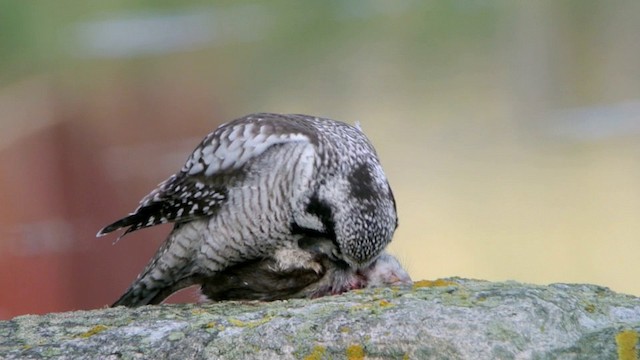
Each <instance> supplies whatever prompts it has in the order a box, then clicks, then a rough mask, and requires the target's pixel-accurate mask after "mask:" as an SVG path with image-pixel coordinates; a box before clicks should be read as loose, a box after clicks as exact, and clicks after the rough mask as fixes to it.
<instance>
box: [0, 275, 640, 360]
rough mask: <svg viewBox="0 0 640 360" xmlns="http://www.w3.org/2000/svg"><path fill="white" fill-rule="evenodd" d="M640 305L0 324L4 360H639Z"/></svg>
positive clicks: (406, 293)
mask: <svg viewBox="0 0 640 360" xmlns="http://www.w3.org/2000/svg"><path fill="white" fill-rule="evenodd" d="M638 334H640V299H639V298H637V297H633V296H629V295H622V294H617V293H614V292H612V291H610V290H609V289H607V288H603V287H599V286H594V285H568V284H553V285H549V286H537V285H528V284H521V283H516V282H503V283H492V282H486V281H478V280H467V279H459V278H452V279H443V280H436V281H418V282H416V283H414V285H413V287H410V288H404V289H401V288H378V289H367V290H358V291H352V292H349V293H347V294H344V295H340V296H329V297H324V298H320V299H315V300H288V301H274V302H268V303H261V302H220V303H214V304H207V305H196V304H187V305H160V306H144V307H140V308H136V309H129V308H124V307H118V308H108V309H98V310H92V311H75V312H68V313H59V314H47V315H42V316H33V315H27V316H20V317H17V318H15V319H13V320H10V321H1V322H0V358H3V359H43V358H62V359H121V358H122V359H165V358H175V359H211V358H213V359H334V358H336V359H363V358H367V359H598V360H600V359H637V358H638Z"/></svg>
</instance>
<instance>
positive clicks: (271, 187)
mask: <svg viewBox="0 0 640 360" xmlns="http://www.w3.org/2000/svg"><path fill="white" fill-rule="evenodd" d="M167 222H171V223H174V227H173V230H172V231H171V233H170V234H169V236H168V238H167V239H166V240H165V242H164V243H163V244H162V245H161V247H160V248H159V250H158V251H157V252H156V254H155V255H154V256H153V258H152V259H151V261H150V262H149V263H148V264H147V266H146V267H145V268H144V270H143V271H142V272H141V273H140V275H138V278H137V279H136V280H135V281H134V282H133V283H132V284H131V286H130V287H129V289H128V290H127V291H126V292H125V293H124V295H122V297H120V299H118V300H117V301H116V302H115V303H114V304H113V306H118V305H124V306H130V307H135V306H140V305H146V304H158V303H160V302H162V301H163V300H164V299H165V298H166V297H168V296H169V295H171V294H172V293H174V292H175V291H178V290H180V289H182V288H184V287H187V286H191V285H196V284H197V285H202V284H204V283H206V282H207V279H215V278H216V276H218V275H220V274H224V272H225V270H227V269H229V268H231V267H233V266H235V265H238V264H247V263H251V262H260V261H261V260H264V259H274V262H273V263H272V264H270V266H272V267H273V266H275V269H276V271H275V272H276V273H277V272H283V273H286V272H287V271H292V269H298V270H299V269H304V268H305V267H306V268H308V269H311V270H313V271H314V272H316V273H322V271H323V268H322V264H321V263H320V262H318V261H313V259H314V256H316V255H314V254H313V252H308V251H304V250H303V251H301V247H300V245H299V241H300V240H301V239H303V238H309V237H310V238H322V239H327V240H329V242H330V244H331V246H329V247H323V250H322V251H323V253H324V254H325V255H326V256H327V258H329V259H331V261H336V262H339V263H341V264H345V266H346V267H347V268H349V269H353V270H354V271H358V270H361V269H366V268H367V267H368V266H369V265H370V264H371V263H372V262H374V261H375V260H376V259H377V258H378V257H379V256H380V254H381V253H382V251H383V250H384V249H385V247H386V246H387V244H389V242H390V241H391V239H392V237H393V234H394V231H395V229H396V227H397V224H398V222H397V214H396V204H395V200H394V197H393V193H392V191H391V188H390V186H389V183H388V181H387V178H386V176H385V174H384V171H383V169H382V166H381V164H380V161H379V159H378V156H377V155H376V152H375V150H374V148H373V146H372V144H371V143H370V141H369V140H368V139H367V137H366V136H365V135H364V134H363V133H362V131H361V130H360V129H359V128H358V127H354V126H350V125H347V124H345V123H342V122H339V121H335V120H330V119H325V118H319V117H314V116H308V115H280V114H271V113H258V114H251V115H248V116H245V117H242V118H239V119H236V120H233V121H231V122H229V123H226V124H223V125H222V126H220V127H219V128H218V129H216V130H215V131H214V132H212V133H211V134H209V135H207V136H206V137H205V138H204V140H203V141H202V142H201V143H200V145H198V147H197V148H196V149H195V150H194V151H193V153H192V154H191V155H190V156H189V158H188V159H187V161H186V163H185V165H184V166H183V167H182V169H181V170H180V171H179V172H177V173H176V174H174V175H172V176H170V177H169V178H168V179H167V180H165V181H164V182H162V183H160V184H159V185H158V187H157V188H156V189H155V190H153V191H152V192H151V193H150V194H148V195H147V196H146V197H144V198H143V199H142V201H141V202H140V205H139V206H138V208H137V209H136V210H135V211H134V212H132V213H131V214H129V215H128V216H126V217H124V218H122V219H120V220H118V221H116V222H114V223H113V224H110V225H108V226H106V227H105V228H103V229H102V230H100V231H99V232H98V236H101V235H104V234H107V233H110V232H113V231H116V230H118V229H122V228H125V229H126V231H125V232H124V233H123V235H122V236H124V235H126V234H128V233H130V232H132V231H136V230H139V229H142V228H146V227H149V226H153V225H157V224H162V223H167ZM289 252H293V253H296V254H298V255H299V256H288V255H290V253H289ZM296 271H297V270H296ZM212 283H213V282H212V281H209V284H212Z"/></svg>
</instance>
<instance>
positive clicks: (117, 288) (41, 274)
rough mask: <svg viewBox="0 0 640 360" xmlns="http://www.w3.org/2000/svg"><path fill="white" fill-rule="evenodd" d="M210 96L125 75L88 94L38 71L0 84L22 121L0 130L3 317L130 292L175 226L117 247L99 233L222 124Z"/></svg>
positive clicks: (0, 106) (4, 103) (6, 104)
mask: <svg viewBox="0 0 640 360" xmlns="http://www.w3.org/2000/svg"><path fill="white" fill-rule="evenodd" d="M69 99H73V101H71V100H69ZM211 104H212V102H211V101H210V99H207V98H206V97H202V96H201V97H198V96H189V94H186V93H179V89H177V90H176V89H175V88H173V87H163V88H157V87H152V86H150V85H145V84H141V85H140V84H131V83H127V82H126V81H121V82H119V81H116V82H115V84H114V85H112V86H110V87H107V88H105V89H101V90H99V91H94V92H89V93H87V94H86V95H81V96H77V94H74V96H65V94H64V91H56V90H54V89H52V86H51V85H50V84H49V82H48V81H46V80H41V79H36V80H32V81H30V82H28V83H22V84H19V85H16V86H14V87H8V88H5V90H3V93H2V94H0V113H3V114H4V116H6V117H7V118H11V119H12V120H15V119H20V121H19V122H18V124H19V125H18V127H17V128H15V127H14V128H10V129H9V132H8V133H7V132H5V135H4V137H1V138H0V145H2V146H1V147H0V164H1V165H0V166H1V169H2V171H1V172H0V203H2V206H1V207H0V288H1V289H2V291H0V319H8V318H11V317H13V316H16V315H20V314H38V313H45V312H54V311H67V310H75V309H88V308H95V307H102V306H105V305H108V304H110V303H112V302H113V301H115V300H116V299H117V297H118V296H119V295H120V294H121V293H123V292H124V291H125V290H126V287H127V286H128V285H129V283H130V282H131V281H133V279H134V278H135V276H136V275H137V273H138V272H139V271H141V270H142V268H143V267H144V265H145V263H146V261H147V260H148V259H149V258H150V257H151V256H152V254H153V252H154V251H155V249H157V247H158V246H159V244H160V243H161V242H162V241H163V240H164V237H165V236H166V234H167V233H168V232H169V230H170V227H169V226H160V227H158V228H152V229H148V230H144V231H140V232H138V233H135V234H133V235H129V236H127V238H126V239H123V240H122V241H120V242H118V244H117V245H116V246H114V245H113V242H114V241H115V239H116V236H108V237H104V238H98V239H96V238H95V234H96V232H97V230H98V229H100V228H101V227H102V226H104V225H106V224H108V223H110V222H111V221H114V220H117V219H118V218H119V217H120V216H124V215H126V214H127V213H128V212H129V211H132V210H133V209H134V208H135V207H136V205H137V201H138V200H139V199H140V198H142V196H144V195H145V194H146V193H147V192H148V191H150V190H152V189H153V187H154V186H155V185H156V184H157V183H159V182H160V181H162V180H164V178H166V177H168V176H169V175H170V174H172V173H173V172H175V171H176V170H177V169H179V168H180V166H181V165H182V162H183V161H184V160H185V159H186V157H187V156H188V154H189V152H190V150H192V148H193V147H195V146H196V145H197V142H198V141H199V140H200V138H201V137H202V136H204V135H205V134H206V132H208V131H210V130H211V129H213V128H215V127H216V126H217V125H218V124H217V123H215V122H214V121H212V120H211V119H213V118H214V116H213V111H212V106H211ZM10 125H11V124H10ZM205 128H206V129H205ZM141 137H144V138H141ZM193 300H194V295H193V294H191V293H189V292H185V293H182V294H178V295H176V296H174V297H173V298H172V299H171V301H173V302H180V301H193Z"/></svg>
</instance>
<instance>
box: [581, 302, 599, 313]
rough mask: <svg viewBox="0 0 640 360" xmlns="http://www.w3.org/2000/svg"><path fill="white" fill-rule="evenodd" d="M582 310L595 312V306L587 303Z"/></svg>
mask: <svg viewBox="0 0 640 360" xmlns="http://www.w3.org/2000/svg"><path fill="white" fill-rule="evenodd" d="M584 311H586V312H588V313H591V314H593V313H594V312H596V306H595V305H593V304H587V305H585V307H584Z"/></svg>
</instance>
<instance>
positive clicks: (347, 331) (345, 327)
mask: <svg viewBox="0 0 640 360" xmlns="http://www.w3.org/2000/svg"><path fill="white" fill-rule="evenodd" d="M340 332H341V333H343V334H348V333H350V332H351V329H350V328H349V327H348V326H342V327H340Z"/></svg>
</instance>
